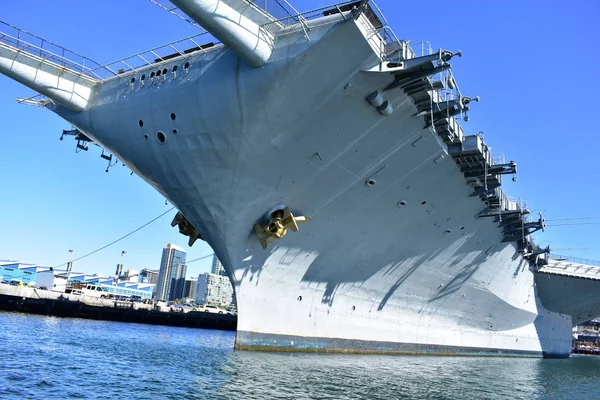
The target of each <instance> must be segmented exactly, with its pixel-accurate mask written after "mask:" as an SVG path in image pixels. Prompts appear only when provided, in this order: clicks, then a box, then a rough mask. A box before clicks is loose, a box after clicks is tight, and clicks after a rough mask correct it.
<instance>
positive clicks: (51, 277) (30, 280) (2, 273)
mask: <svg viewBox="0 0 600 400" xmlns="http://www.w3.org/2000/svg"><path fill="white" fill-rule="evenodd" d="M55 272H56V271H55V270H54V268H51V267H43V266H41V265H38V264H25V263H21V262H18V261H10V260H7V261H0V278H2V280H3V281H5V282H9V283H10V282H19V284H21V285H23V286H32V287H44V288H45V289H48V290H54V291H59V292H64V290H65V287H66V279H65V278H61V277H57V276H56V275H55Z"/></svg>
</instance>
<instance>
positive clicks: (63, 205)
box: [0, 0, 600, 276]
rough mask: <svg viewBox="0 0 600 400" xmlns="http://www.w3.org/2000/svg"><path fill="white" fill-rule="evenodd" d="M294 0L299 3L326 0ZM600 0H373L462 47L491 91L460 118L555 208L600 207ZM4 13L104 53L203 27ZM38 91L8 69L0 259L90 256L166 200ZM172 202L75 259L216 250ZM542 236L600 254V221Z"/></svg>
mask: <svg viewBox="0 0 600 400" xmlns="http://www.w3.org/2000/svg"><path fill="white" fill-rule="evenodd" d="M292 3H293V4H294V5H295V6H296V8H298V9H300V10H308V9H311V8H314V7H318V6H321V5H326V4H328V2H323V1H314V0H311V1H293V2H292ZM599 4H600V3H598V2H596V1H591V0H589V1H570V2H560V3H559V2H547V1H527V2H521V1H516V0H514V1H494V2H492V1H453V2H448V1H430V2H425V3H423V2H420V3H419V2H406V1H398V0H380V1H379V2H378V5H379V6H380V7H381V9H382V10H383V12H384V13H385V15H386V16H387V18H388V20H389V23H390V25H391V26H392V28H393V29H394V31H395V32H396V34H397V36H399V37H400V38H401V39H410V40H412V41H413V42H419V41H423V40H428V41H429V42H431V44H432V45H433V47H434V48H438V47H442V48H445V49H450V50H459V49H460V50H463V52H464V57H463V58H462V59H460V58H459V59H454V60H453V61H452V64H453V66H454V73H455V75H456V77H457V79H458V83H459V85H460V87H461V90H462V92H463V94H465V95H470V96H477V95H479V96H481V98H482V102H481V103H479V104H475V105H474V106H473V107H472V112H471V114H470V117H471V120H470V122H468V123H463V127H464V128H465V130H466V131H467V132H468V133H471V134H474V133H477V132H479V131H484V134H485V140H486V141H487V142H488V144H489V145H490V146H491V147H492V152H493V153H504V154H505V155H506V158H507V160H511V159H513V160H515V161H516V162H517V164H518V169H519V174H518V181H517V182H516V183H513V182H511V181H510V180H509V179H506V180H505V184H504V190H505V191H506V192H507V194H508V195H509V196H511V197H517V198H521V199H523V200H524V201H526V202H527V203H528V205H529V206H530V208H531V209H532V210H533V211H535V212H537V211H544V214H545V216H546V218H560V217H577V216H581V217H584V216H600V210H599V207H598V206H597V203H598V198H599V197H600V174H599V172H598V166H597V165H596V162H597V161H596V160H597V158H598V156H597V155H598V153H599V152H600V132H599V130H600V129H599V128H598V122H597V120H596V119H597V118H596V116H597V115H598V114H599V113H598V111H597V107H598V99H597V98H598V94H599V93H600V74H599V72H600V55H599V54H600V51H599V50H600V45H599V43H600V42H599V39H600V38H599V36H598V32H597V29H596V26H597V23H598V20H600V6H599ZM0 19H1V20H3V21H6V22H9V23H11V24H13V25H16V26H19V27H21V28H23V29H25V30H27V31H30V32H32V33H35V34H37V35H39V36H41V37H44V38H46V39H48V40H51V41H53V42H55V43H58V44H61V45H63V46H65V47H67V48H70V49H72V50H74V51H77V52H80V53H82V54H84V55H86V56H88V57H89V58H92V59H94V60H96V61H98V62H100V63H105V62H110V61H113V60H115V59H118V58H121V57H125V56H128V55H130V54H134V53H137V52H139V51H142V50H145V49H147V48H151V47H155V46H159V45H161V44H165V43H167V42H170V41H173V40H176V39H180V38H183V37H186V36H189V35H192V34H194V33H196V32H197V30H196V29H195V28H193V27H191V26H188V25H187V24H186V23H185V22H183V21H181V20H179V19H177V18H175V17H173V16H171V15H168V14H167V13H166V12H165V11H162V10H161V9H159V8H158V7H156V6H154V5H152V4H151V3H150V2H149V1H147V0H127V1H122V0H104V1H101V2H100V1H81V0H53V1H42V0H36V1H34V0H32V1H22V0H4V1H3V2H2V6H1V15H0ZM31 94H32V93H31V92H30V91H29V90H28V89H27V88H25V87H24V86H21V85H19V84H17V83H15V82H12V81H11V80H9V79H8V78H6V77H3V76H0V116H1V117H2V118H1V121H2V125H1V128H0V129H1V132H0V171H2V172H1V173H0V188H1V189H0V259H6V258H11V259H18V260H22V261H25V262H35V263H40V264H43V265H48V266H54V265H57V264H61V263H63V262H65V261H68V258H69V253H68V250H69V249H74V250H75V256H76V257H77V256H81V255H83V254H85V253H87V252H89V251H92V250H94V249H96V248H98V247H100V246H102V245H104V244H106V243H108V242H111V241H112V240H114V239H116V238H118V237H120V236H122V235H124V234H126V233H128V232H129V231H131V230H133V229H135V228H137V227H139V226H141V225H142V224H144V223H146V222H147V221H149V220H151V219H152V218H154V217H156V216H158V215H159V214H161V213H162V212H164V211H166V210H167V209H168V208H170V207H171V206H170V205H168V206H165V204H164V199H163V198H162V197H161V196H160V195H159V194H158V193H156V192H155V191H154V190H153V189H152V188H151V187H150V186H149V185H147V184H145V183H144V182H142V181H141V180H140V179H139V178H137V177H136V176H135V175H134V176H130V175H129V171H128V170H127V169H126V168H124V167H115V168H113V169H112V170H111V171H110V172H109V173H105V172H104V169H105V167H106V165H105V164H106V163H105V161H104V160H103V159H101V158H100V156H99V155H100V151H99V149H97V148H91V149H90V151H88V152H87V153H85V152H83V153H79V154H75V152H74V147H75V144H74V142H73V141H72V140H65V141H62V142H61V141H59V140H58V138H59V136H60V133H61V132H62V130H63V129H68V128H69V125H68V124H67V123H66V122H64V121H62V120H61V119H60V118H58V117H57V116H55V115H54V114H52V113H51V112H49V111H46V110H43V109H38V108H36V107H30V106H24V105H18V104H17V103H16V102H15V98H16V97H26V96H28V95H31ZM173 214H174V212H172V213H170V214H169V215H167V216H165V217H163V218H162V219H160V220H159V221H157V222H155V223H153V224H152V225H150V226H148V227H146V228H144V229H143V230H142V231H140V232H138V233H136V234H135V235H133V236H131V237H129V238H127V239H125V240H123V241H122V242H120V243H118V244H116V245H114V246H112V247H110V248H108V249H106V250H104V251H102V252H100V253H97V254H95V255H94V256H91V257H88V258H86V259H85V260H81V261H80V262H78V263H76V264H75V269H77V270H80V271H86V272H100V273H102V274H105V275H109V274H112V273H114V268H115V264H116V263H117V262H118V261H119V255H120V253H121V251H122V250H126V251H127V255H126V256H125V259H124V264H125V268H131V269H141V268H146V267H148V268H158V266H159V264H160V257H161V252H162V247H163V246H164V245H165V244H166V243H168V242H171V243H174V244H177V245H179V246H181V247H184V248H186V249H188V259H193V258H197V257H201V256H203V255H206V254H211V253H212V251H211V250H210V248H209V247H208V246H207V245H206V244H205V243H203V242H198V243H197V244H196V245H195V246H194V247H193V248H192V249H189V248H188V247H187V243H186V240H185V238H184V237H183V236H180V235H179V233H178V232H177V229H176V228H171V226H170V224H169V223H170V220H171V218H172V217H173ZM595 221H596V222H600V220H595ZM583 222H585V221H583ZM590 222H592V221H590ZM549 223H550V222H549ZM536 238H537V241H538V242H539V243H541V244H542V245H546V244H548V243H550V244H551V245H552V247H554V248H582V247H583V248H588V249H585V250H562V251H557V252H560V253H565V254H571V255H574V256H579V257H584V258H592V259H600V243H599V238H600V225H580V226H564V227H548V228H546V233H543V234H536ZM209 268H210V259H206V260H203V261H200V262H197V263H194V264H191V265H190V266H189V269H188V276H196V275H198V273H200V272H203V271H207V270H209Z"/></svg>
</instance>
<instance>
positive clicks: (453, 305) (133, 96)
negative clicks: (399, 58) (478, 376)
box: [54, 15, 571, 356]
mask: <svg viewBox="0 0 600 400" xmlns="http://www.w3.org/2000/svg"><path fill="white" fill-rule="evenodd" d="M360 24H361V21H358V22H355V21H353V20H350V21H348V22H343V21H342V18H341V16H340V15H337V16H332V17H330V21H329V23H328V24H323V21H320V26H318V27H314V28H313V29H311V30H310V39H311V40H310V41H306V39H305V38H304V31H303V30H301V29H297V30H296V31H295V32H291V33H290V32H287V33H286V34H285V35H283V36H279V37H277V38H276V39H275V46H274V50H273V54H272V55H271V58H270V59H269V62H268V63H267V64H265V65H264V66H263V67H261V68H257V69H254V68H251V67H250V66H248V65H247V64H246V63H245V62H244V61H243V60H241V59H239V58H238V57H237V56H236V55H235V54H234V53H233V52H232V51H231V50H228V49H226V48H224V47H218V48H215V49H214V50H211V51H208V52H206V54H201V55H197V53H194V54H191V55H188V56H185V58H184V59H182V58H176V59H173V60H169V61H167V62H164V63H160V64H157V66H156V67H151V68H147V69H146V70H143V71H139V72H137V76H138V80H137V82H139V76H140V75H141V74H146V75H147V76H148V74H149V73H150V72H151V71H153V70H154V69H160V68H163V67H165V68H167V69H168V70H169V71H171V68H172V66H173V65H179V67H180V69H179V71H180V73H178V74H177V75H176V76H175V75H173V76H171V74H169V76H168V77H166V78H165V79H163V78H160V79H156V78H155V82H150V81H149V80H147V82H148V83H147V84H145V85H144V86H141V85H139V84H135V85H131V84H130V78H131V74H123V75H122V76H117V77H115V78H113V79H111V80H108V81H106V82H103V83H102V84H101V85H98V86H97V87H96V89H95V92H94V93H93V95H92V97H91V98H90V104H89V106H88V108H87V110H84V111H82V112H73V111H71V110H68V109H67V108H64V107H62V106H56V107H54V111H55V112H57V113H58V114H60V115H61V116H63V117H64V118H65V119H66V120H68V121H69V122H71V123H73V124H74V125H76V126H77V127H78V128H79V129H80V130H82V131H83V132H85V133H86V134H87V135H88V136H89V137H91V138H92V139H94V141H96V142H97V143H99V144H101V145H102V146H103V147H105V148H106V149H108V150H110V151H111V152H113V153H114V154H115V155H116V156H117V157H118V158H119V159H120V160H122V161H123V162H125V163H126V164H127V166H128V167H130V168H131V169H132V170H133V171H135V172H136V173H137V174H138V175H139V176H141V177H142V178H143V179H145V180H146V181H147V182H148V183H150V184H151V185H153V186H154V187H155V188H156V189H157V190H159V191H160V192H161V193H162V194H164V196H165V197H166V198H168V199H169V201H171V202H172V203H173V204H174V205H175V206H176V207H177V208H178V209H179V210H180V211H181V212H182V213H183V214H184V215H185V216H186V218H187V219H188V220H189V221H190V222H191V223H192V224H193V225H194V226H195V228H196V229H197V230H198V231H199V232H200V233H201V234H202V235H203V237H204V238H205V239H206V240H207V241H208V243H209V244H210V245H211V246H212V247H213V249H214V250H215V252H216V253H217V255H218V256H219V258H220V259H221V261H222V262H223V265H224V266H225V268H226V270H227V272H228V274H229V276H230V278H231V279H232V282H233V283H234V286H235V289H236V296H237V304H238V311H239V313H238V315H239V317H238V318H239V319H238V336H237V340H236V347H237V348H240V349H275V350H306V351H348V352H382V353H394V352H398V353H441V354H447V353H453V354H454V353H462V354H506V355H547V356H568V354H569V353H570V349H571V318H570V317H569V316H567V315H562V314H558V313H552V312H549V311H547V310H545V309H544V307H543V306H542V305H541V304H540V302H539V299H538V296H537V293H536V287H535V283H534V273H533V272H532V270H531V269H530V263H529V261H527V260H526V259H524V258H523V257H522V255H521V253H519V252H518V251H517V248H516V245H515V244H514V243H507V242H503V241H502V240H503V233H502V229H501V228H500V227H499V225H498V223H496V222H494V221H493V220H492V219H490V218H481V219H477V218H475V215H477V214H478V213H479V212H481V211H482V210H483V209H484V208H485V205H484V204H483V202H482V201H481V200H480V198H479V197H476V196H472V195H471V194H472V192H473V188H472V187H471V186H470V185H468V184H467V182H466V181H465V178H464V176H463V174H462V173H461V172H460V171H459V169H458V168H457V166H456V164H455V162H454V160H453V159H452V158H451V157H450V156H449V155H448V150H447V147H446V145H445V144H444V143H443V142H442V141H441V140H440V138H439V136H438V135H437V134H436V133H435V132H434V131H433V130H431V129H429V128H424V122H423V117H417V116H415V114H416V113H417V109H416V107H415V105H414V103H413V101H412V100H411V98H410V97H408V96H407V95H406V94H404V92H403V91H401V90H390V91H388V92H386V99H387V100H389V101H390V103H391V104H392V106H393V109H394V112H393V114H391V115H390V116H388V117H385V116H382V115H381V114H380V113H378V112H377V110H376V109H375V108H374V107H371V106H370V105H369V103H368V102H366V101H365V97H366V96H367V95H368V94H369V93H371V92H373V91H374V90H376V89H379V90H380V89H381V88H382V87H385V86H386V85H388V84H389V83H390V76H389V75H387V74H378V73H368V72H363V71H365V70H367V69H370V68H372V67H373V66H374V65H377V64H378V63H379V61H380V60H379V54H378V53H377V52H376V51H374V46H372V44H370V43H369V42H368V41H367V40H366V39H365V36H364V29H363V28H361V26H360ZM185 61H187V62H189V63H190V68H189V69H188V70H187V71H186V72H183V71H182V68H181V65H182V64H183V62H185ZM171 113H174V114H176V119H175V120H172V119H171V118H170V114H171ZM140 120H141V121H143V126H140V125H139V123H138V121H140ZM174 130H176V132H177V133H173V132H174ZM158 131H161V132H164V133H165V134H166V136H167V140H166V142H165V143H164V144H161V143H159V142H158V141H157V140H156V134H157V132H158ZM144 135H148V138H147V139H145V138H144ZM368 179H372V180H373V181H375V184H374V185H372V186H369V185H366V184H365V181H366V180H368ZM401 201H402V202H405V203H404V204H405V205H403V206H400V205H399V202H401ZM278 204H285V205H287V206H289V207H290V209H291V210H292V211H293V212H294V213H295V214H297V215H306V216H309V217H310V218H311V221H310V222H308V223H306V224H303V225H301V227H300V230H299V231H298V232H295V233H288V235H287V236H286V237H285V238H283V239H281V240H280V241H276V242H270V243H269V247H268V249H267V250H264V249H263V248H262V247H261V246H260V244H259V241H258V240H257V238H256V235H255V233H254V230H253V226H254V224H255V223H256V222H257V221H259V220H260V219H261V217H262V216H263V214H264V213H265V212H266V211H267V210H268V209H270V208H271V207H273V206H276V205H278Z"/></svg>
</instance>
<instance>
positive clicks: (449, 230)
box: [444, 229, 452, 235]
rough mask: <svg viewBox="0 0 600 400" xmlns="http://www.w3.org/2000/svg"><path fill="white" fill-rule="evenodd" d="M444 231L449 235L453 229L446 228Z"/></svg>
mask: <svg viewBox="0 0 600 400" xmlns="http://www.w3.org/2000/svg"><path fill="white" fill-rule="evenodd" d="M444 233H445V234H446V235H448V234H450V233H452V229H446V230H445V231H444Z"/></svg>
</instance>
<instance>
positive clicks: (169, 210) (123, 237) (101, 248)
mask: <svg viewBox="0 0 600 400" xmlns="http://www.w3.org/2000/svg"><path fill="white" fill-rule="evenodd" d="M174 208H175V207H171V208H170V209H168V210H167V211H165V212H164V213H162V214H160V215H159V216H158V217H156V218H154V219H153V220H151V221H150V222H146V223H145V224H144V225H142V226H140V227H139V228H137V229H135V230H133V231H131V232H129V233H128V234H127V235H125V236H121V237H120V238H118V239H117V240H115V241H112V242H110V243H109V244H107V245H105V246H102V247H100V248H99V249H96V250H94V251H92V252H91V253H87V254H86V255H83V256H81V257H79V258H76V259H74V260H72V261H70V262H72V263H73V262H75V261H79V260H81V259H83V258H86V257H88V256H91V255H92V254H94V253H97V252H99V251H100V250H104V249H105V248H107V247H109V246H112V245H113V244H115V243H117V242H120V241H121V240H123V239H125V238H126V237H128V236H131V235H133V234H134V233H136V232H137V231H139V230H140V229H142V228H145V227H147V226H148V225H150V224H151V223H153V222H154V221H156V220H157V219H159V218H160V217H163V216H165V215H166V214H168V213H169V212H171V211H172V210H173V209H174ZM67 264H68V262H66V263H63V264H60V265H57V266H56V267H54V269H56V268H60V267H62V266H63V265H67Z"/></svg>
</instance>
